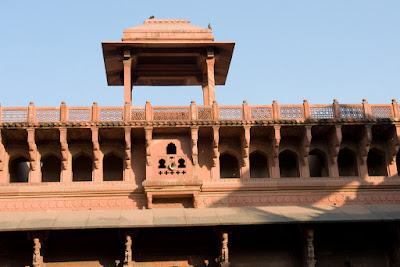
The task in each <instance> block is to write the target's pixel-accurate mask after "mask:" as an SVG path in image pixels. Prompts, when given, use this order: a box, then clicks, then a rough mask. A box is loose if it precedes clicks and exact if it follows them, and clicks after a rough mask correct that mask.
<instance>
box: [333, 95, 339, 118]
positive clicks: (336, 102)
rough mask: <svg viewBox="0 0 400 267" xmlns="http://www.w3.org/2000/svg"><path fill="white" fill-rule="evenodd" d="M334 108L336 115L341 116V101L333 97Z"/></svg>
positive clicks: (336, 116)
mask: <svg viewBox="0 0 400 267" xmlns="http://www.w3.org/2000/svg"><path fill="white" fill-rule="evenodd" d="M332 108H333V115H334V117H335V118H340V105H339V101H338V100H337V99H333V104H332Z"/></svg>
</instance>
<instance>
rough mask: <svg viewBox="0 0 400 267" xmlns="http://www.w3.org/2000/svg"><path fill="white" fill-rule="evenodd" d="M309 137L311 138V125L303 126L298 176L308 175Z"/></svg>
mask: <svg viewBox="0 0 400 267" xmlns="http://www.w3.org/2000/svg"><path fill="white" fill-rule="evenodd" d="M311 139H312V134H311V126H309V125H307V126H305V127H304V133H303V138H302V142H301V150H300V157H301V160H300V162H301V166H300V176H301V177H310V167H309V164H308V154H309V153H310V146H311Z"/></svg>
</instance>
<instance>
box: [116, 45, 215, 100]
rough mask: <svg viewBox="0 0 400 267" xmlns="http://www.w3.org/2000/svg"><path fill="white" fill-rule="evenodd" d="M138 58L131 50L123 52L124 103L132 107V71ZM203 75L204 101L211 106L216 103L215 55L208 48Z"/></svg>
mask: <svg viewBox="0 0 400 267" xmlns="http://www.w3.org/2000/svg"><path fill="white" fill-rule="evenodd" d="M136 61H137V56H136V55H135V54H134V53H132V51H130V50H129V49H125V50H124V51H123V65H124V103H127V104H128V105H129V106H131V105H132V85H133V84H132V70H133V68H134V67H135V65H136ZM203 63H205V66H204V70H203V72H204V74H203V76H204V77H203V84H202V88H203V99H204V105H211V104H212V103H213V102H214V101H215V71H214V66H215V55H214V50H213V49H212V48H207V52H206V56H205V57H204V61H203Z"/></svg>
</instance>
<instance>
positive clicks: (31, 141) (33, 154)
mask: <svg viewBox="0 0 400 267" xmlns="http://www.w3.org/2000/svg"><path fill="white" fill-rule="evenodd" d="M26 131H27V132H28V147H29V158H30V163H31V164H30V166H31V170H32V171H35V170H36V159H37V146H36V142H35V129H33V128H29V129H27V130H26Z"/></svg>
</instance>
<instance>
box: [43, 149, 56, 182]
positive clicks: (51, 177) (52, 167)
mask: <svg viewBox="0 0 400 267" xmlns="http://www.w3.org/2000/svg"><path fill="white" fill-rule="evenodd" d="M40 165H41V170H42V182H44V183H47V182H59V181H60V175H61V160H60V159H59V158H58V157H56V156H54V155H51V156H48V157H44V158H42V160H41V162H40Z"/></svg>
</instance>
